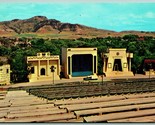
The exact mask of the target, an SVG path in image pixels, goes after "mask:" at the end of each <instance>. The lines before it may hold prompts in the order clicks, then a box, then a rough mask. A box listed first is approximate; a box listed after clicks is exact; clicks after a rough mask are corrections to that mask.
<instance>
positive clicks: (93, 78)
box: [83, 76, 98, 80]
mask: <svg viewBox="0 0 155 125" xmlns="http://www.w3.org/2000/svg"><path fill="white" fill-rule="evenodd" d="M83 80H98V78H97V77H94V76H87V77H85V78H83Z"/></svg>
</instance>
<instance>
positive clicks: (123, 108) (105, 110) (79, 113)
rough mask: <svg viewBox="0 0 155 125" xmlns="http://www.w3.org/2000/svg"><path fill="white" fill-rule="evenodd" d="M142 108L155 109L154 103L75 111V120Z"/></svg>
mask: <svg viewBox="0 0 155 125" xmlns="http://www.w3.org/2000/svg"><path fill="white" fill-rule="evenodd" d="M144 108H155V103H150V104H139V105H127V106H117V107H108V108H97V109H90V110H80V111H75V114H76V116H77V118H79V117H80V116H84V115H90V114H99V115H101V114H104V113H111V112H118V111H129V110H134V109H135V110H140V109H144Z"/></svg>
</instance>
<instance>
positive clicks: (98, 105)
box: [59, 97, 155, 112]
mask: <svg viewBox="0 0 155 125" xmlns="http://www.w3.org/2000/svg"><path fill="white" fill-rule="evenodd" d="M154 102H155V97H152V98H141V99H126V100H119V101H118V100H116V101H109V102H99V103H87V104H75V105H62V106H59V107H60V108H66V109H67V110H68V112H71V111H77V110H84V109H93V108H101V107H112V106H122V105H131V104H143V103H154Z"/></svg>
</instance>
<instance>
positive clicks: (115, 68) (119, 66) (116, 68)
mask: <svg viewBox="0 0 155 125" xmlns="http://www.w3.org/2000/svg"><path fill="white" fill-rule="evenodd" d="M113 71H122V63H121V59H115V60H114V66H113Z"/></svg>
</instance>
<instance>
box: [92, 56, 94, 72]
mask: <svg viewBox="0 0 155 125" xmlns="http://www.w3.org/2000/svg"><path fill="white" fill-rule="evenodd" d="M92 61H93V63H92V67H93V68H92V71H93V74H94V55H92Z"/></svg>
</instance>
